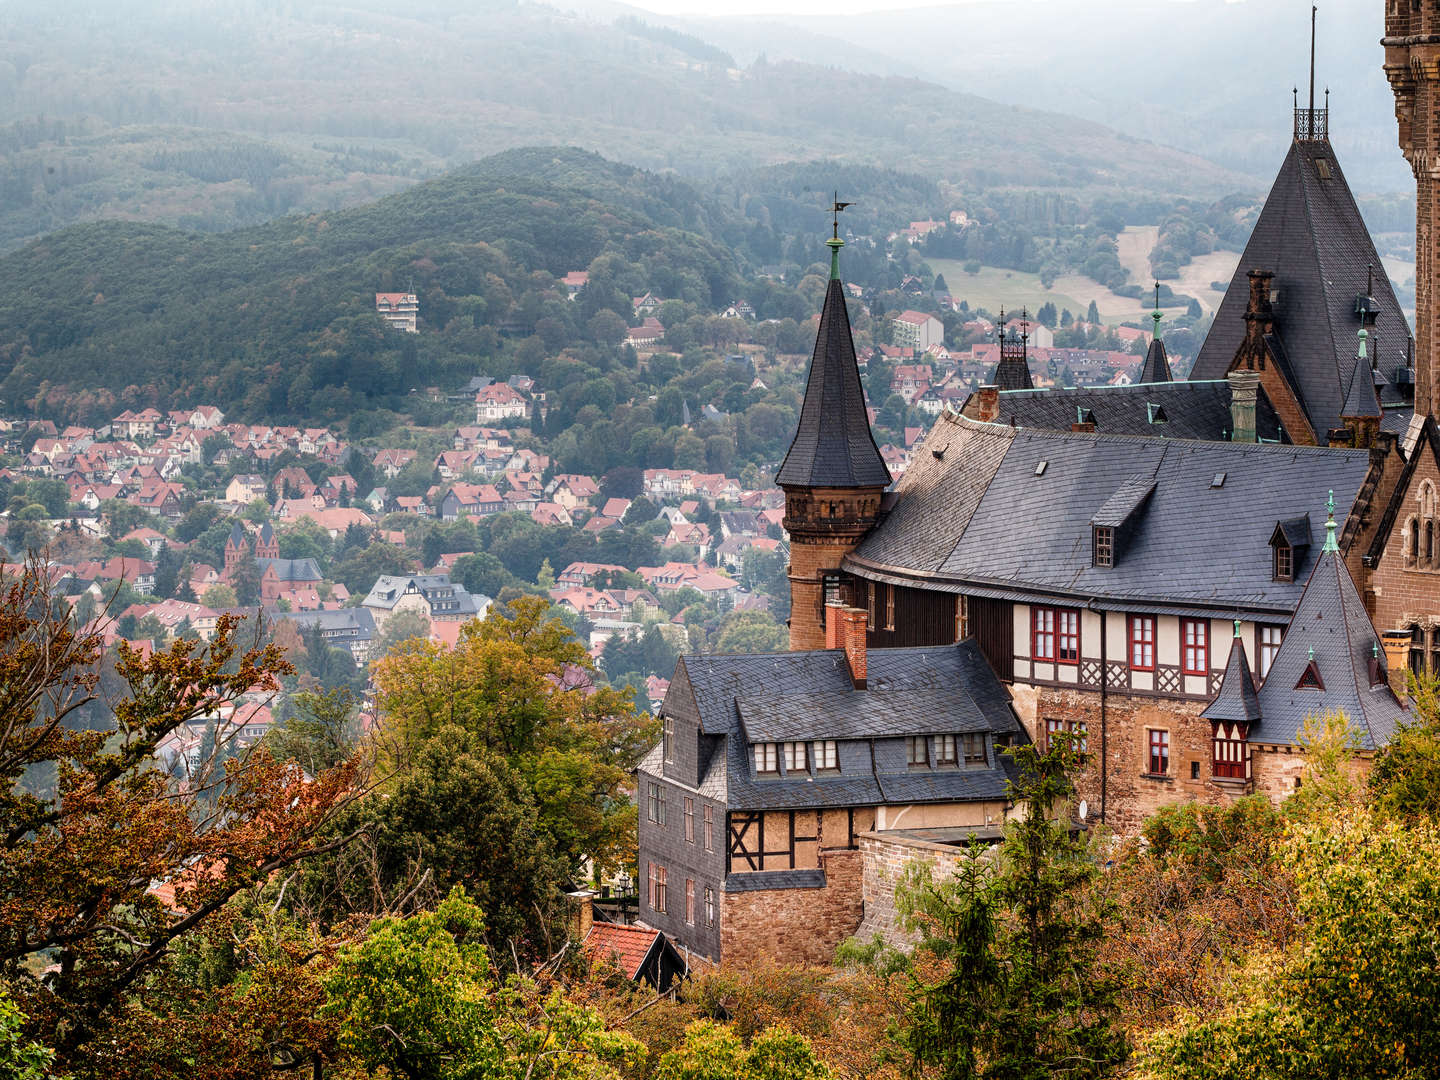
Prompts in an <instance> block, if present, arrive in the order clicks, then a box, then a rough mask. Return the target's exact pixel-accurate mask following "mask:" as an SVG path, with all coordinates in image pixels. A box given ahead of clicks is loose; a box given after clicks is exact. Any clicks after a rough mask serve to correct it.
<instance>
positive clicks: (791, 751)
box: [780, 742, 810, 773]
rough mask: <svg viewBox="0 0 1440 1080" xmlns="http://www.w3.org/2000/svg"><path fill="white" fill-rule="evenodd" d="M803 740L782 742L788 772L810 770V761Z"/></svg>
mask: <svg viewBox="0 0 1440 1080" xmlns="http://www.w3.org/2000/svg"><path fill="white" fill-rule="evenodd" d="M807 745H808V744H806V743H803V742H787V743H781V744H780V748H781V757H782V758H783V759H784V762H785V771H786V772H787V773H802V772H809V771H810V761H809V757H808V755H807V754H806V750H805V748H806V746H807Z"/></svg>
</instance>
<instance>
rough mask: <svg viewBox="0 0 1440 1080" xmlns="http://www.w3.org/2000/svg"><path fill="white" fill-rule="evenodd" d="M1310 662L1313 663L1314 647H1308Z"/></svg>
mask: <svg viewBox="0 0 1440 1080" xmlns="http://www.w3.org/2000/svg"><path fill="white" fill-rule="evenodd" d="M1310 662H1311V663H1312V664H1313V663H1314V662H1315V646H1314V645H1311V646H1310Z"/></svg>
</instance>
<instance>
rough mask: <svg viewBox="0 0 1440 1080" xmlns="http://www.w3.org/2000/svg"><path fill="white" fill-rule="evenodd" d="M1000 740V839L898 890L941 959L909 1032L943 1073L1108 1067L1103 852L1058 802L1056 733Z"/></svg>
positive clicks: (1119, 1039)
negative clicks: (1004, 788)
mask: <svg viewBox="0 0 1440 1080" xmlns="http://www.w3.org/2000/svg"><path fill="white" fill-rule="evenodd" d="M1008 753H1009V754H1010V756H1011V757H1012V758H1013V760H1014V762H1015V764H1016V766H1017V767H1018V770H1019V772H1020V777H1021V778H1020V781H1019V782H1018V783H1015V784H1012V785H1011V791H1010V797H1011V799H1012V800H1013V801H1014V802H1015V803H1016V805H1017V810H1018V813H1017V815H1016V816H1015V817H1014V818H1012V819H1011V821H1010V822H1009V823H1008V824H1007V825H1006V827H1005V836H1004V839H1003V840H1002V841H1001V843H1000V845H999V846H998V848H996V849H995V850H994V851H993V852H992V853H987V854H984V855H975V856H973V857H971V858H969V859H967V860H965V861H963V862H961V864H960V867H959V869H958V870H957V872H956V873H955V875H954V876H952V877H951V878H949V879H947V880H945V881H942V882H938V883H937V882H933V881H932V880H931V879H930V877H929V870H928V868H923V869H915V870H912V871H911V873H910V874H909V877H908V879H907V888H906V889H904V890H902V897H901V899H902V908H903V909H904V910H905V911H906V912H907V918H908V919H909V920H910V924H911V925H912V926H917V927H918V928H919V929H920V930H921V931H922V934H923V937H922V942H921V946H920V947H921V948H924V949H927V950H929V951H932V952H935V953H937V954H938V955H940V956H941V957H943V958H945V959H947V960H948V961H949V962H950V970H949V971H948V972H947V973H946V975H945V976H944V978H942V979H941V980H940V981H939V982H938V983H935V984H933V985H926V984H925V983H922V982H917V984H916V988H915V991H914V995H913V997H912V999H911V1005H910V1011H909V1023H908V1026H907V1028H906V1039H907V1042H908V1043H909V1046H910V1050H911V1052H912V1053H913V1054H914V1056H915V1060H916V1062H917V1064H920V1065H925V1066H930V1067H933V1068H936V1069H937V1070H938V1071H939V1074H940V1075H941V1076H942V1077H944V1078H945V1080H971V1078H980V1077H984V1078H987V1080H991V1078H993V1080H1041V1078H1042V1077H1044V1078H1048V1077H1051V1076H1055V1075H1064V1076H1067V1077H1099V1076H1106V1075H1109V1074H1110V1073H1111V1072H1113V1071H1114V1070H1115V1068H1116V1067H1117V1066H1118V1065H1119V1064H1120V1062H1121V1061H1123V1060H1124V1057H1125V1053H1126V1044H1125V1037H1124V1034H1123V1033H1122V1032H1121V1031H1120V1029H1119V1028H1118V1027H1117V1025H1116V1017H1117V1004H1116V989H1115V984H1114V982H1113V981H1112V980H1111V979H1110V978H1108V977H1107V976H1106V975H1105V974H1104V973H1103V972H1102V971H1100V970H1099V969H1098V967H1097V964H1096V950H1097V947H1098V945H1099V943H1100V939H1101V936H1102V934H1103V924H1102V918H1101V917H1102V914H1103V912H1102V911H1101V910H1100V909H1099V906H1098V902H1097V901H1095V899H1094V897H1093V894H1092V892H1091V891H1090V889H1089V885H1090V884H1091V883H1092V882H1093V881H1094V879H1095V878H1096V876H1097V875H1098V873H1099V868H1098V861H1097V859H1096V858H1095V855H1094V853H1093V851H1092V850H1091V844H1090V840H1089V838H1088V837H1087V836H1086V835H1085V834H1083V833H1081V832H1080V831H1079V830H1077V829H1075V828H1073V826H1072V824H1071V821H1070V819H1069V815H1068V814H1067V813H1064V812H1063V811H1064V810H1065V808H1066V806H1067V804H1068V802H1069V800H1070V798H1071V797H1072V796H1073V794H1074V787H1073V786H1072V784H1071V782H1070V779H1069V776H1070V773H1071V772H1072V771H1073V770H1074V769H1075V768H1076V766H1077V763H1078V762H1077V755H1076V753H1075V751H1074V749H1073V747H1072V746H1071V744H1070V743H1069V742H1068V741H1067V740H1064V739H1057V740H1055V741H1054V743H1053V745H1052V746H1051V747H1050V749H1049V750H1048V751H1047V752H1045V753H1044V754H1041V753H1040V752H1038V751H1037V750H1036V749H1035V747H1034V746H1033V745H1025V746H1018V747H1015V748H1014V749H1013V750H1010V751H1008Z"/></svg>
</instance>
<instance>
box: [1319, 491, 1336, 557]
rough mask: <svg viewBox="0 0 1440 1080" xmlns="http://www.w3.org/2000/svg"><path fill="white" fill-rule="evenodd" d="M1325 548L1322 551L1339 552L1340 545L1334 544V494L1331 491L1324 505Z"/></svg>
mask: <svg viewBox="0 0 1440 1080" xmlns="http://www.w3.org/2000/svg"><path fill="white" fill-rule="evenodd" d="M1325 511H1326V518H1325V547H1324V548H1323V549H1322V550H1323V551H1335V552H1338V551H1339V550H1340V545H1339V544H1337V543H1336V542H1335V492H1334V490H1331V492H1330V498H1329V499H1328V500H1327V501H1326V503H1325Z"/></svg>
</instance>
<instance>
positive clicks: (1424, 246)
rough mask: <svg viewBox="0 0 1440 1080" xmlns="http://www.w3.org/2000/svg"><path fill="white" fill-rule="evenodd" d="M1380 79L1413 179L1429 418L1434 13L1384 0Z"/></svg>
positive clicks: (1436, 191) (1437, 104) (1438, 242)
mask: <svg viewBox="0 0 1440 1080" xmlns="http://www.w3.org/2000/svg"><path fill="white" fill-rule="evenodd" d="M1381 44H1383V45H1384V46H1385V77H1386V78H1387V79H1389V80H1390V89H1391V90H1393V91H1394V92H1395V119H1396V121H1397V122H1398V123H1399V126H1400V149H1401V150H1402V151H1404V153H1405V160H1406V161H1408V162H1409V163H1410V169H1411V171H1412V172H1413V173H1414V174H1415V411H1416V412H1417V413H1419V414H1422V415H1425V414H1430V415H1433V414H1434V412H1435V368H1436V360H1437V357H1436V353H1437V352H1440V327H1437V326H1436V320H1437V319H1440V312H1437V310H1436V300H1437V298H1436V295H1435V286H1434V282H1435V273H1436V267H1437V260H1436V255H1437V249H1440V9H1437V7H1436V5H1435V4H1433V3H1429V4H1417V3H1412V2H1411V0H1385V37H1384V39H1383V40H1382V42H1381Z"/></svg>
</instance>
